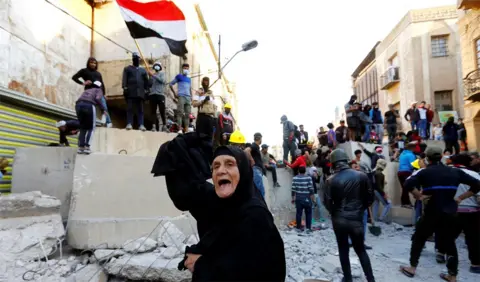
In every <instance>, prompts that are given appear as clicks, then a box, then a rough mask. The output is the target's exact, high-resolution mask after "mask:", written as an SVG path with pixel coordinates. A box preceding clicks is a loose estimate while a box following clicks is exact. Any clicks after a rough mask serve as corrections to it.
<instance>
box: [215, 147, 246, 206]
mask: <svg viewBox="0 0 480 282" xmlns="http://www.w3.org/2000/svg"><path fill="white" fill-rule="evenodd" d="M212 169H213V173H212V178H213V183H214V185H215V193H217V196H218V197H219V198H228V197H230V196H232V195H233V193H235V190H236V189H237V185H238V182H239V180H240V171H239V170H238V166H237V160H236V159H235V158H234V157H232V156H228V155H221V156H218V157H216V158H215V159H214V160H213V165H212Z"/></svg>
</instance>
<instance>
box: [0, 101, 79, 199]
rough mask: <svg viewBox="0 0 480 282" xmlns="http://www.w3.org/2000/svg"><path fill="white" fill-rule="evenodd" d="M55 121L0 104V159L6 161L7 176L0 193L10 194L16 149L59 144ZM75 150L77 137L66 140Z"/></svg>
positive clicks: (14, 106)
mask: <svg viewBox="0 0 480 282" xmlns="http://www.w3.org/2000/svg"><path fill="white" fill-rule="evenodd" d="M57 120H58V118H57V119H54V118H53V116H52V115H49V114H46V113H43V112H42V110H41V109H40V108H39V109H38V110H34V109H31V108H28V107H21V106H17V105H13V104H7V103H4V102H2V103H0V156H1V157H6V158H7V159H8V161H9V166H8V168H7V175H6V176H4V177H3V179H0V193H5V192H10V188H11V186H12V184H11V181H12V162H13V156H14V155H15V148H17V147H36V146H46V145H48V144H49V143H58V139H59V134H58V129H57V128H56V127H55V123H56V122H57ZM68 141H69V142H70V145H71V146H72V147H76V144H77V137H76V136H75V137H68Z"/></svg>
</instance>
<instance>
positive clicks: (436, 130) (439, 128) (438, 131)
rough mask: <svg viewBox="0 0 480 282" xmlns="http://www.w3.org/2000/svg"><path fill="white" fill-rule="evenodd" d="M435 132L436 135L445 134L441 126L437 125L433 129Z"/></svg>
mask: <svg viewBox="0 0 480 282" xmlns="http://www.w3.org/2000/svg"><path fill="white" fill-rule="evenodd" d="M433 134H434V135H435V136H442V135H443V129H442V128H441V127H435V128H434V129H433Z"/></svg>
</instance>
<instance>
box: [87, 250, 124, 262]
mask: <svg viewBox="0 0 480 282" xmlns="http://www.w3.org/2000/svg"><path fill="white" fill-rule="evenodd" d="M124 254H126V253H125V252H124V251H123V250H104V249H99V250H95V252H94V255H95V257H96V259H97V260H98V261H105V260H109V259H111V258H113V257H120V256H123V255H124Z"/></svg>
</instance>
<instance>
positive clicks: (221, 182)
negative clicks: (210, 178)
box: [218, 179, 232, 189]
mask: <svg viewBox="0 0 480 282" xmlns="http://www.w3.org/2000/svg"><path fill="white" fill-rule="evenodd" d="M231 184H232V181H230V180H228V179H221V180H219V181H218V186H219V187H220V188H222V189H226V188H228V187H229V185H231Z"/></svg>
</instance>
